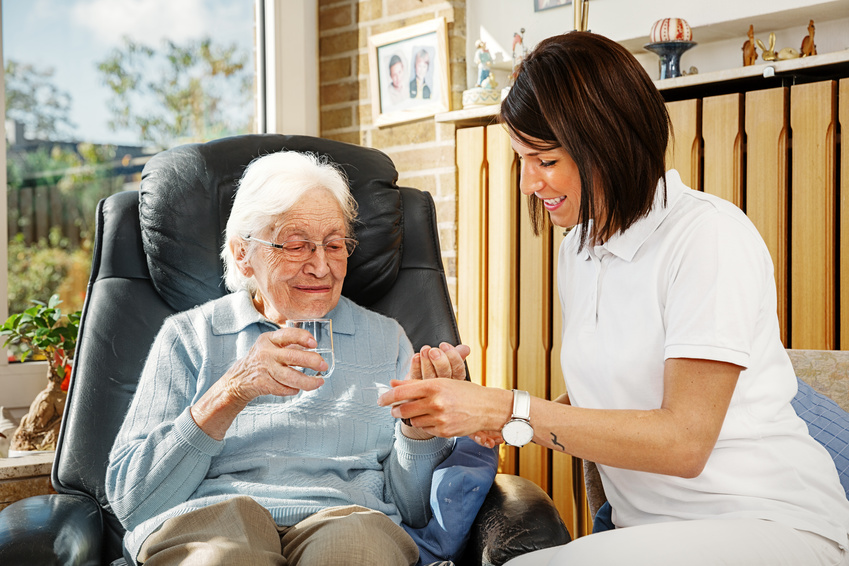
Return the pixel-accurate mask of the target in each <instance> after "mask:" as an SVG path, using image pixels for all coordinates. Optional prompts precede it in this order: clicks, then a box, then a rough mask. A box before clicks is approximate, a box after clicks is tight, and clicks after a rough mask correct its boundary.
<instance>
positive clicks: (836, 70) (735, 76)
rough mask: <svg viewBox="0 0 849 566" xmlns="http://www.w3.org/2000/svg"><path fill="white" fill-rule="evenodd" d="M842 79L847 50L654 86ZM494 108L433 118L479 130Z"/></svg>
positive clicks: (692, 91)
mask: <svg viewBox="0 0 849 566" xmlns="http://www.w3.org/2000/svg"><path fill="white" fill-rule="evenodd" d="M846 76H849V49H848V50H844V51H837V52H834V53H826V54H824V55H815V56H813V57H803V58H799V59H789V60H787V61H769V62H766V63H761V64H759V65H752V66H750V67H738V68H734V69H726V70H723V71H715V72H713V73H703V74H697V75H686V76H683V77H676V78H674V79H665V80H662V81H661V80H657V81H654V84H655V86H657V88H658V90H660V91H661V92H662V93H663V95H664V98H666V99H667V100H668V101H673V100H682V99H686V98H694V97H697V96H712V95H717V94H726V93H728V92H742V91H749V90H761V89H764V88H772V87H776V86H782V85H786V84H797V83H803V82H813V81H818V80H827V79H829V78H836V77H846ZM498 108H499V105H498V104H493V105H491V106H483V107H479V108H469V109H463V110H454V111H452V112H444V113H442V114H437V115H436V117H435V120H436V121H437V122H450V123H454V124H455V125H456V126H458V127H466V126H479V125H482V124H489V123H492V122H494V121H495V117H496V115H497V114H498Z"/></svg>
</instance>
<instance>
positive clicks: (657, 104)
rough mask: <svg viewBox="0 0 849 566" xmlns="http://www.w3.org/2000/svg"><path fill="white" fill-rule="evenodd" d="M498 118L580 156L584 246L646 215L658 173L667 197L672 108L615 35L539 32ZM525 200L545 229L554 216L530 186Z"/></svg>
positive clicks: (520, 134) (524, 136) (519, 134)
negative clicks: (669, 110) (548, 34)
mask: <svg viewBox="0 0 849 566" xmlns="http://www.w3.org/2000/svg"><path fill="white" fill-rule="evenodd" d="M499 121H500V122H501V123H502V124H505V125H506V127H507V129H508V130H509V132H510V135H511V136H512V137H513V138H515V139H516V140H518V141H520V142H521V143H522V144H524V145H527V146H529V147H532V148H534V149H536V150H539V151H547V150H551V149H554V148H558V147H560V148H563V149H564V150H565V151H566V153H568V154H569V155H570V156H571V157H572V159H573V160H574V161H575V164H576V165H577V167H578V171H579V173H580V176H581V207H580V211H579V216H580V218H579V221H580V223H581V237H580V245H581V247H583V246H584V245H586V244H587V239H588V238H589V237H590V236H592V237H593V238H594V239H599V240H601V241H606V240H607V239H609V238H610V237H611V236H612V235H613V234H615V233H617V232H620V233H621V232H624V231H625V230H626V229H627V228H628V227H629V226H631V225H632V224H633V223H634V222H635V221H636V220H638V219H639V218H641V217H643V216H645V215H646V214H648V212H649V210H651V207H652V203H653V201H654V196H655V191H656V189H657V187H658V182H659V181H660V180H661V179H663V191H664V193H663V197H664V202H665V199H666V179H665V177H664V174H665V172H666V167H665V159H666V146H667V143H668V140H669V133H670V125H669V114H668V113H667V111H666V105H665V104H664V100H663V97H662V96H661V95H660V92H659V91H658V90H657V88H655V86H654V84H653V83H652V80H651V79H650V78H649V76H648V74H647V73H646V72H645V70H644V69H643V67H642V65H640V63H639V62H638V61H637V60H636V59H635V58H634V56H633V55H631V54H630V53H629V52H628V51H627V50H626V49H625V48H623V47H622V46H621V45H619V44H618V43H616V42H614V41H611V40H609V39H607V38H605V37H603V36H601V35H597V34H594V33H589V32H579V31H573V32H570V33H566V34H563V35H558V36H554V37H550V38H548V39H545V40H543V41H542V42H541V43H540V44H539V45H537V47H535V48H534V50H533V51H532V52H531V53H530V54H529V55H528V56H527V57H526V58H525V60H524V61H523V62H522V63H521V66H520V67H519V72H518V75H517V77H516V81H515V83H514V84H513V86H512V87H511V88H510V92H509V94H508V95H507V97H506V98H505V100H504V101H503V102H502V103H501V111H500V114H499ZM528 203H529V209H530V217H531V223H532V224H533V229H534V233H536V234H539V233H540V232H541V231H542V230H543V229H545V228H546V227H547V226H548V222H549V218H548V215H547V214H545V209H544V208H543V206H542V202H541V201H540V199H538V198H536V197H535V196H534V195H531V196H530V197H529V199H528ZM590 220H593V229H592V234H589V233H588V230H589V221H590Z"/></svg>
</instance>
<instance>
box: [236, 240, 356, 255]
mask: <svg viewBox="0 0 849 566" xmlns="http://www.w3.org/2000/svg"><path fill="white" fill-rule="evenodd" d="M244 239H245V240H248V241H250V240H253V241H254V242H256V243H258V244H262V245H263V246H268V247H270V248H274V249H275V250H280V251H281V252H282V253H283V257H285V258H286V259H287V260H289V261H307V260H308V259H310V258H311V257H312V256H313V254H314V253H315V250H316V249H318V248H319V247H322V248H324V255H325V257H327V259H332V260H340V259H345V258H347V257H350V255H351V254H352V253H354V248H356V247H357V244H358V242H357V241H356V240H355V239H353V238H333V239H332V240H328V241H326V242H324V243H323V244H322V243H320V242H314V241H312V240H289V241H288V242H284V243H282V244H275V243H273V242H266V241H265V240H260V239H259V238H254V237H252V236H244Z"/></svg>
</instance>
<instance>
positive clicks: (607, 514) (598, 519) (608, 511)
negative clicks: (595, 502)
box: [593, 501, 616, 534]
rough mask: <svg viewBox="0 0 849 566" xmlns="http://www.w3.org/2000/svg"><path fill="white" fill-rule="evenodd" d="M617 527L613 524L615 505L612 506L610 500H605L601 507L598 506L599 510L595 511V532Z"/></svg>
mask: <svg viewBox="0 0 849 566" xmlns="http://www.w3.org/2000/svg"><path fill="white" fill-rule="evenodd" d="M615 528H616V525H614V524H613V507H611V506H610V501H605V502H604V503H602V505H601V507H599V508H598V511H596V512H595V517H594V518H593V534H595V533H603V532H604V531H609V530H610V529H615Z"/></svg>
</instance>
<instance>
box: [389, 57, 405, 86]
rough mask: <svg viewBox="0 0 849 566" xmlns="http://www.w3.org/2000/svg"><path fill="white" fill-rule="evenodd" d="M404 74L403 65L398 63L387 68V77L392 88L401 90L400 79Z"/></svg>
mask: <svg viewBox="0 0 849 566" xmlns="http://www.w3.org/2000/svg"><path fill="white" fill-rule="evenodd" d="M403 74H404V64H403V63H401V62H400V61H398V62H397V63H395V64H394V65H392V66H391V67H390V68H389V76H390V77H391V79H392V88H394V89H396V90H401V78H402V76H403Z"/></svg>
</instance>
